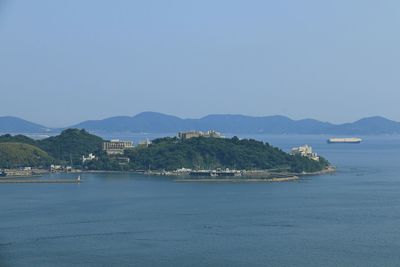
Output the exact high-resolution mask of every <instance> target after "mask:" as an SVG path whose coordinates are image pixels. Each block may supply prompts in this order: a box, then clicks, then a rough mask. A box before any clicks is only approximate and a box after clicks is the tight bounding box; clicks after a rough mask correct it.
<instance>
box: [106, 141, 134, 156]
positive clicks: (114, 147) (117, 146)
mask: <svg viewBox="0 0 400 267" xmlns="http://www.w3.org/2000/svg"><path fill="white" fill-rule="evenodd" d="M128 148H133V142H132V141H120V140H111V141H108V142H103V150H105V151H106V152H107V154H108V155H121V154H124V150H125V149H128Z"/></svg>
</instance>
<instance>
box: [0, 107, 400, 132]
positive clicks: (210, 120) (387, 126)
mask: <svg viewBox="0 0 400 267" xmlns="http://www.w3.org/2000/svg"><path fill="white" fill-rule="evenodd" d="M67 128H79V129H86V130H88V131H91V132H97V133H112V132H132V133H173V132H179V131H189V130H201V131H206V130H211V129H212V130H216V131H219V132H223V133H232V134H245V133H247V134H257V133H265V134H335V135H374V134H400V123H399V122H396V121H392V120H389V119H386V118H383V117H378V116H376V117H369V118H364V119H361V120H358V121H356V122H353V123H345V124H332V123H328V122H321V121H318V120H313V119H304V120H292V119H290V118H288V117H284V116H265V117H252V116H244V115H208V116H206V117H203V118H200V119H182V118H179V117H176V116H171V115H166V114H162V113H156V112H143V113H140V114H138V115H136V116H133V117H129V116H119V117H111V118H107V119H103V120H90V121H84V122H82V123H79V124H77V125H73V126H71V127H67ZM61 130H62V129H55V128H48V127H45V126H42V125H39V124H35V123H32V122H28V121H26V120H22V119H19V118H16V117H0V133H47V132H60V131H61Z"/></svg>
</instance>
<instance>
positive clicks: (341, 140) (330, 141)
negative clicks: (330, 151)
mask: <svg viewBox="0 0 400 267" xmlns="http://www.w3.org/2000/svg"><path fill="white" fill-rule="evenodd" d="M361 141H362V139H361V138H331V139H328V140H327V142H328V144H359V143H361Z"/></svg>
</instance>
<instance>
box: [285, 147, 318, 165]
mask: <svg viewBox="0 0 400 267" xmlns="http://www.w3.org/2000/svg"><path fill="white" fill-rule="evenodd" d="M291 154H292V155H299V156H302V157H307V158H310V159H312V160H315V161H319V156H318V154H317V153H314V152H313V149H312V147H311V146H309V145H304V146H300V147H294V148H292V153H291Z"/></svg>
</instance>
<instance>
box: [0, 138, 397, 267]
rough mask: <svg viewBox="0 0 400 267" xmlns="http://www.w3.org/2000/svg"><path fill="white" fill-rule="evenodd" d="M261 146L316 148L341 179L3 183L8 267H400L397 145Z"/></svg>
mask: <svg viewBox="0 0 400 267" xmlns="http://www.w3.org/2000/svg"><path fill="white" fill-rule="evenodd" d="M252 137H254V138H257V139H261V140H265V141H266V140H268V141H269V142H270V143H271V144H274V145H276V146H278V147H281V148H282V149H284V150H288V149H290V148H291V147H292V146H298V145H302V144H305V143H307V144H310V145H312V146H313V147H314V148H315V150H316V151H317V152H319V153H320V154H322V155H324V156H326V157H327V158H328V159H329V160H330V161H331V162H332V163H333V164H334V165H336V166H337V168H338V172H337V173H336V174H333V175H326V176H313V177H307V178H302V179H301V180H299V181H296V182H285V183H201V184H198V183H176V182H174V181H173V180H172V179H170V178H165V177H145V176H141V175H134V174H128V173H126V174H124V173H119V174H84V175H83V176H82V179H83V183H82V184H80V185H76V184H1V185H0V211H1V220H0V266H44V267H47V266H399V263H400V254H399V253H398V251H399V250H400V226H399V225H400V194H399V192H400V176H399V172H398V168H399V167H400V157H399V156H398V155H399V154H400V137H399V136H381V137H364V139H365V142H364V143H362V144H360V145H348V144H347V145H345V144H338V145H328V144H326V142H325V139H326V137H325V136H263V135H258V136H252ZM56 176H57V175H56ZM63 177H65V178H68V177H69V178H70V177H71V176H68V175H63V176H62V177H61V178H63ZM45 178H51V177H45ZM57 178H60V177H59V176H57Z"/></svg>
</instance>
